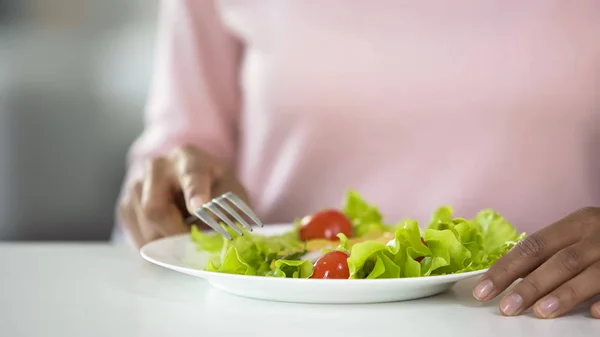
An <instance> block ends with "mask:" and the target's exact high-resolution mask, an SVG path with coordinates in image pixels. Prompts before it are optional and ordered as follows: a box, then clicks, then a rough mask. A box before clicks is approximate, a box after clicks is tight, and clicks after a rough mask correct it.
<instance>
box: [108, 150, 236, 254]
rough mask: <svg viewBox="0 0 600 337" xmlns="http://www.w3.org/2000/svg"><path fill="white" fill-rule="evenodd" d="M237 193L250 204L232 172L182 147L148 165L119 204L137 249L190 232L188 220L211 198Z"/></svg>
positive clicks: (202, 154)
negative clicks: (152, 242)
mask: <svg viewBox="0 0 600 337" xmlns="http://www.w3.org/2000/svg"><path fill="white" fill-rule="evenodd" d="M226 192H233V193H234V194H236V195H238V196H239V197H240V198H242V199H243V200H244V201H246V202H247V201H248V198H247V193H246V191H245V189H244V187H243V186H242V185H241V184H240V183H239V181H238V180H237V179H236V178H235V175H234V173H233V172H232V171H231V170H230V169H229V168H226V167H225V166H224V165H223V164H221V163H219V162H218V161H217V160H216V159H214V158H213V157H211V156H210V155H208V154H207V153H205V152H203V151H201V150H199V149H197V148H195V147H192V146H184V147H180V148H177V149H175V150H174V151H173V152H172V153H171V154H170V155H169V156H165V157H158V158H154V159H152V160H150V161H149V162H148V163H147V164H146V168H145V172H144V175H143V177H142V179H140V180H138V181H134V182H133V183H131V184H130V185H129V186H127V188H126V191H125V193H124V196H123V198H122V199H121V201H120V203H119V212H120V216H121V218H122V219H123V223H124V227H125V230H126V231H127V233H128V234H129V235H130V236H131V238H132V239H133V241H134V242H135V244H136V246H138V247H141V246H142V245H144V244H146V243H148V242H150V241H153V240H156V239H159V238H162V237H166V236H171V235H175V234H180V233H186V232H188V231H189V230H190V228H189V226H188V225H186V224H185V223H184V219H185V218H186V217H187V216H189V215H190V214H193V213H194V211H196V210H198V209H200V208H201V207H202V205H203V204H205V203H207V202H208V201H210V200H211V199H212V198H214V197H216V196H219V195H221V194H223V193H226Z"/></svg>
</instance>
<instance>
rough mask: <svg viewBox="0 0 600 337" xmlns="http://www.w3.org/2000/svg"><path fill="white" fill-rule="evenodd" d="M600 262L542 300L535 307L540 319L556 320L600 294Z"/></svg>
mask: <svg viewBox="0 0 600 337" xmlns="http://www.w3.org/2000/svg"><path fill="white" fill-rule="evenodd" d="M598 280H600V262H598V263H595V264H592V265H591V266H589V267H588V268H587V269H585V270H584V271H583V272H582V273H581V274H579V275H577V276H575V277H574V278H573V279H572V280H570V281H568V282H567V283H565V284H563V285H562V286H560V287H559V288H558V289H556V290H555V291H553V292H552V293H550V294H549V295H548V296H546V297H544V298H543V299H541V300H540V301H539V302H537V303H536V304H535V306H534V307H533V309H534V313H535V315H536V316H538V317H540V318H554V317H558V316H560V315H562V314H564V313H567V312H569V311H570V310H572V309H573V308H574V307H575V306H576V305H577V304H580V303H582V302H584V301H587V300H589V299H591V298H593V297H594V296H596V295H597V294H599V293H600V282H598Z"/></svg>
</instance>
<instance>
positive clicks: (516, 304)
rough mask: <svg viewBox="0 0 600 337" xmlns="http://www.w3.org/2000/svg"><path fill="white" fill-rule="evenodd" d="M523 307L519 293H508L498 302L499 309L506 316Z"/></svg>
mask: <svg viewBox="0 0 600 337" xmlns="http://www.w3.org/2000/svg"><path fill="white" fill-rule="evenodd" d="M521 307H523V297H521V295H519V294H510V295H508V296H506V297H505V298H504V299H503V300H502V302H500V310H501V311H502V313H504V314H505V315H508V316H512V315H514V314H516V313H517V312H519V310H521Z"/></svg>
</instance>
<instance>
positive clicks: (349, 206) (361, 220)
mask: <svg viewBox="0 0 600 337" xmlns="http://www.w3.org/2000/svg"><path fill="white" fill-rule="evenodd" d="M342 212H343V213H344V214H345V215H346V216H347V217H348V218H349V219H350V221H351V222H352V224H353V225H354V236H357V237H360V236H363V235H365V234H366V233H369V232H373V231H379V232H383V231H384V230H385V229H386V228H385V225H384V224H383V216H382V215H381V213H380V212H379V209H378V208H377V207H375V206H373V205H370V204H369V203H367V202H366V201H365V200H364V199H363V198H362V196H361V195H360V193H358V192H357V191H353V190H350V191H348V192H347V193H346V198H345V200H344V203H343V206H342Z"/></svg>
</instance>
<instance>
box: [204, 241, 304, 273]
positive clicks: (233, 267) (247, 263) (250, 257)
mask: <svg viewBox="0 0 600 337" xmlns="http://www.w3.org/2000/svg"><path fill="white" fill-rule="evenodd" d="M229 233H230V234H231V236H232V238H233V239H232V240H231V241H229V240H227V239H224V244H223V246H222V249H221V252H220V254H215V255H214V256H213V258H212V259H210V260H209V262H208V265H207V268H206V270H208V271H213V272H220V273H228V274H241V275H260V276H264V275H266V274H268V273H269V272H271V270H272V268H271V265H272V263H273V261H276V260H280V259H289V260H286V261H291V260H292V259H293V258H299V257H300V253H301V252H303V251H304V248H303V244H302V243H301V242H300V241H299V240H298V235H297V232H294V231H292V232H288V233H286V234H283V235H279V236H271V237H266V236H261V235H254V234H252V233H250V232H248V231H246V230H242V233H243V235H239V234H237V233H236V232H234V231H233V230H231V231H229ZM304 268H305V267H304ZM271 276H276V275H271Z"/></svg>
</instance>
